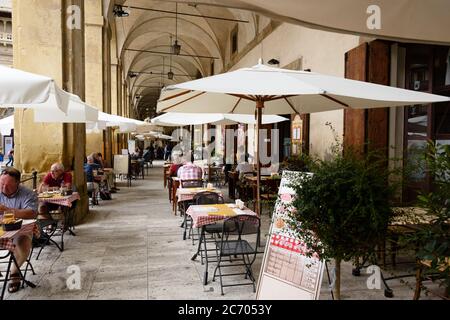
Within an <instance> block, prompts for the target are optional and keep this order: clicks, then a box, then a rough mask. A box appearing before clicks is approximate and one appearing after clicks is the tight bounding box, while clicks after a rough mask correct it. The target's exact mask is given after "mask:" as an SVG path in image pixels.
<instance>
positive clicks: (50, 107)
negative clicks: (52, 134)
mask: <svg viewBox="0 0 450 320" xmlns="http://www.w3.org/2000/svg"><path fill="white" fill-rule="evenodd" d="M66 97H67V98H68V99H67V111H66V112H63V111H61V110H59V109H58V108H57V105H58V102H57V99H56V96H54V95H50V98H49V99H48V100H47V101H46V102H45V103H43V104H40V105H39V108H38V109H37V106H38V105H34V104H29V105H28V106H31V107H33V106H35V108H34V122H60V123H87V122H91V121H97V120H98V110H97V109H96V108H94V107H91V106H89V105H88V104H86V103H85V102H83V101H81V99H80V98H79V97H78V96H76V95H74V94H71V93H67V92H66Z"/></svg>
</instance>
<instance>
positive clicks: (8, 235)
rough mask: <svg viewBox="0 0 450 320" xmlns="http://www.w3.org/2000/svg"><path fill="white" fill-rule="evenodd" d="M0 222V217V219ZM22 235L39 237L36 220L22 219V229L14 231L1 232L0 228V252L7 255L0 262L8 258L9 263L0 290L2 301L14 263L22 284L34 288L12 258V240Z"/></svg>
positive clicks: (0, 258) (0, 257) (13, 248)
mask: <svg viewBox="0 0 450 320" xmlns="http://www.w3.org/2000/svg"><path fill="white" fill-rule="evenodd" d="M0 220H1V217H0ZM22 235H30V236H33V235H34V236H35V237H36V238H39V236H40V232H39V228H38V226H37V224H36V220H34V219H24V220H23V222H22V227H21V228H20V229H19V230H14V231H3V229H2V228H0V251H7V254H6V255H4V256H0V260H3V259H6V258H9V262H8V269H7V272H6V273H7V274H6V275H5V279H4V280H3V281H4V283H3V289H2V293H1V296H0V300H3V297H4V294H5V289H6V284H7V283H6V279H7V277H9V271H10V267H11V264H12V263H14V264H15V265H16V267H17V269H18V270H19V276H20V278H21V279H22V281H23V283H26V284H27V285H28V286H30V287H32V288H34V287H36V285H35V284H33V283H32V282H30V281H27V280H26V279H25V275H24V274H22V271H21V270H20V268H19V267H18V263H17V260H16V257H15V256H14V250H15V248H16V245H15V244H14V239H15V238H17V237H19V236H22Z"/></svg>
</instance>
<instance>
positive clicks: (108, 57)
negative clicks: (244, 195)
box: [0, 0, 450, 194]
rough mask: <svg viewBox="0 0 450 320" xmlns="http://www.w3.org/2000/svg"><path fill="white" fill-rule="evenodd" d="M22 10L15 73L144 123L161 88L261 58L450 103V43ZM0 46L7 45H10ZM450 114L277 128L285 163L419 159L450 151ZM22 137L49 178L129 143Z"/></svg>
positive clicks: (50, 132)
mask: <svg viewBox="0 0 450 320" xmlns="http://www.w3.org/2000/svg"><path fill="white" fill-rule="evenodd" d="M2 2H5V1H2ZM2 2H0V3H2ZM144 4H145V5H144ZM12 13H13V15H12V34H13V36H12V41H13V44H14V46H13V51H14V66H15V67H17V68H21V69H24V70H27V71H31V72H36V73H40V74H45V75H49V76H52V77H53V78H54V79H56V80H57V82H58V84H60V85H61V86H63V87H64V88H65V89H66V90H69V91H72V92H74V93H76V94H78V95H79V96H80V97H82V98H83V99H85V100H86V101H87V102H88V103H89V104H91V105H94V106H96V107H97V108H98V109H99V110H102V111H105V112H109V113H113V114H118V115H122V116H126V117H135V118H139V119H141V120H143V119H145V118H148V117H153V116H155V115H156V103H157V100H158V98H159V94H160V91H161V88H162V87H164V86H167V85H170V84H174V83H179V82H184V81H188V80H192V79H196V78H200V77H205V76H209V75H213V74H217V73H221V72H227V71H230V70H236V69H238V68H241V67H249V66H253V65H255V64H257V62H258V60H259V59H260V58H261V59H262V60H263V62H264V63H271V64H272V65H275V66H279V67H283V68H289V69H295V70H309V71H312V72H318V73H323V74H328V75H334V76H338V77H347V78H352V79H358V80H363V81H369V82H375V83H381V84H386V85H392V86H396V87H404V88H408V89H413V90H421V91H427V92H432V93H437V94H443V95H450V92H449V87H448V84H449V83H450V71H449V70H450V67H449V48H448V47H445V46H434V45H415V44H412V43H399V42H392V41H391V42H388V41H382V40H379V39H376V38H367V37H362V36H356V35H349V34H341V33H336V32H328V31H323V30H317V29H312V28H307V27H304V26H300V25H293V24H290V23H287V22H283V21H280V20H274V19H273V18H269V17H267V16H264V15H263V14H260V13H257V12H251V11H245V10H238V9H232V8H226V7H218V6H210V5H203V4H196V3H195V1H194V2H188V3H183V2H179V3H176V2H173V1H164V2H161V1H145V3H144V2H142V1H138V0H116V1H108V0H86V1H81V0H64V1H57V0H40V1H33V2H30V1H18V0H13V1H12ZM2 19H3V18H2ZM4 19H5V20H2V21H6V23H5V22H4V23H3V30H6V31H7V30H9V29H8V28H10V24H9V23H8V22H7V17H4ZM1 26H2V24H0V31H1V30H2V29H1ZM19 30H20V31H19ZM5 43H6V46H5ZM0 46H1V47H2V48H3V47H7V46H8V44H7V41H3V44H1V45H0ZM18 48H20V50H19V49H18ZM36 48H39V50H36ZM449 109H450V106H449V105H429V106H411V107H408V108H392V109H383V110H371V111H358V112H356V111H345V112H344V111H343V110H338V111H332V112H321V113H313V114H310V115H285V116H287V117H289V118H290V119H291V121H290V122H287V123H281V124H277V125H274V126H273V128H277V129H279V130H280V137H279V139H280V141H279V151H280V155H281V158H284V157H287V156H290V155H292V154H297V153H300V152H309V153H310V154H311V155H315V156H318V157H320V158H327V157H329V156H330V155H331V154H330V150H331V146H332V145H333V144H335V143H336V142H339V143H342V144H343V145H356V146H360V147H361V148H364V145H365V144H367V143H369V145H372V146H376V147H377V148H379V149H384V150H386V153H387V154H388V155H390V156H400V157H403V156H404V155H406V158H405V159H408V153H409V150H410V149H411V148H412V147H415V146H417V145H423V143H424V141H426V139H434V140H437V141H439V142H441V143H447V144H448V143H450V138H449V131H450V130H449V121H450V120H449V117H450V115H449ZM19 119H20V122H19ZM16 128H17V129H18V130H16V132H15V135H16V141H19V139H17V138H18V137H20V141H21V143H20V145H19V146H18V154H17V156H18V158H19V159H18V160H19V161H18V163H19V165H20V167H21V169H23V170H24V171H26V172H29V171H30V170H31V169H32V168H39V169H40V170H44V168H46V167H48V166H49V164H50V163H51V162H53V161H56V160H62V161H63V162H66V163H67V164H70V163H71V162H72V158H73V157H75V153H76V152H75V151H74V150H75V148H74V147H73V146H74V145H75V144H78V143H79V141H84V140H85V139H86V141H87V143H86V149H79V151H77V152H81V153H83V156H84V153H89V152H91V151H103V153H104V155H105V158H106V159H107V162H108V163H111V159H112V155H113V154H115V153H120V150H122V149H126V148H127V147H126V145H127V142H128V139H129V136H128V135H126V134H120V133H117V132H116V131H114V130H108V131H105V132H104V133H103V134H96V135H88V136H87V137H86V133H85V132H82V131H83V130H82V129H76V128H72V127H71V126H70V125H61V124H54V125H53V124H52V125H47V126H45V127H42V125H37V124H34V123H32V118H31V116H30V115H28V114H27V113H26V112H25V114H24V115H20V117H17V119H16ZM21 128H23V129H21ZM25 128H27V130H25ZM30 128H31V129H32V130H31V131H30V130H29V129H30ZM208 128H209V127H208V126H206V125H205V126H203V127H197V128H196V132H197V134H196V135H195V139H196V142H195V143H196V144H198V145H202V144H204V143H205V142H207V141H205V140H208V139H209V137H208V135H207V134H205V132H206V131H207V129H208ZM268 128H269V127H268ZM217 129H218V130H217V132H218V133H217V136H216V138H215V140H216V143H217V144H220V145H221V147H220V148H222V149H223V148H224V143H223V140H224V136H223V133H224V128H221V127H218V128H217ZM240 129H241V130H244V131H245V130H248V131H249V132H250V134H248V135H247V138H246V139H244V140H242V137H241V138H238V137H237V138H236V139H241V140H242V141H245V143H244V144H245V148H246V150H245V151H246V152H247V153H249V154H252V153H254V152H255V147H254V132H252V128H250V129H249V128H246V127H245V126H244V127H240ZM36 130H39V132H41V133H42V134H41V136H40V137H39V140H41V141H44V140H48V139H50V141H52V142H53V143H52V145H51V146H46V147H45V148H44V149H43V150H42V149H39V148H37V147H35V145H36V142H37V141H36V139H37V138H36V136H35V135H34V134H31V133H29V132H36ZM74 130H75V131H76V130H79V131H76V132H77V133H74V132H75V131H74ZM80 130H81V131H80ZM202 139H203V140H204V141H201V140H202ZM25 150H27V152H24V151H25ZM80 150H81V151H80ZM39 155H41V156H39ZM37 159H39V160H37ZM42 159H43V161H42ZM405 161H407V160H405ZM417 174H418V181H417V187H418V188H423V187H426V186H427V185H429V184H428V182H427V181H429V177H426V176H424V175H423V173H417ZM406 193H407V194H413V193H414V188H411V190H410V191H408V192H406Z"/></svg>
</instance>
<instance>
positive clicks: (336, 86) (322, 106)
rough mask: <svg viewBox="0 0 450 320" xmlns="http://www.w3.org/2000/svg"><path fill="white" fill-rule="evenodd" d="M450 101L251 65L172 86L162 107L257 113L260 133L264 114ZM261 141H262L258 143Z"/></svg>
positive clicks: (159, 107) (164, 95)
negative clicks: (250, 66)
mask: <svg viewBox="0 0 450 320" xmlns="http://www.w3.org/2000/svg"><path fill="white" fill-rule="evenodd" d="M441 101H450V98H448V97H443V96H438V95H432V94H427V93H422V92H416V91H410V90H405V89H399V88H394V87H388V86H382V85H377V84H373V83H367V82H362V81H355V80H349V79H344V78H339V77H333V76H327V75H322V74H318V73H312V72H304V71H293V70H284V69H279V68H272V67H268V66H265V65H262V64H261V63H259V64H258V65H256V66H254V67H252V68H243V69H239V70H236V71H232V72H228V73H224V74H219V75H215V76H211V77H207V78H203V79H198V80H194V81H189V82H184V83H181V84H176V85H172V86H169V87H167V88H166V89H164V90H163V91H162V92H161V98H160V100H159V102H158V105H157V112H169V111H171V112H192V113H193V112H195V113H202V112H211V110H213V111H215V112H222V113H242V114H254V112H255V108H256V112H257V120H258V123H257V128H256V134H257V139H256V141H259V140H260V139H259V134H260V132H259V129H260V126H261V123H262V114H263V113H265V114H288V113H298V114H300V113H311V112H321V111H330V110H336V109H342V108H355V109H363V108H379V107H394V106H405V105H413V104H422V103H432V102H441ZM257 145H258V144H257ZM259 153H260V152H259V151H258V152H257V153H256V164H257V176H258V180H257V212H258V213H260V211H259V208H260V206H259V199H260V188H259V186H260V175H261V172H260V169H261V168H260V161H259V159H260V155H259Z"/></svg>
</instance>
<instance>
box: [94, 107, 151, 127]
mask: <svg viewBox="0 0 450 320" xmlns="http://www.w3.org/2000/svg"><path fill="white" fill-rule="evenodd" d="M107 127H119V131H120V132H135V131H142V130H146V131H149V130H153V129H157V127H156V126H154V125H152V124H150V123H147V122H144V121H139V120H136V119H131V118H126V117H122V116H118V115H114V114H109V113H106V112H101V111H100V112H99V113H98V120H97V121H96V122H90V123H88V124H87V126H86V129H87V130H89V131H94V132H95V131H100V130H104V129H106V128H107ZM89 131H88V132H89Z"/></svg>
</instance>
